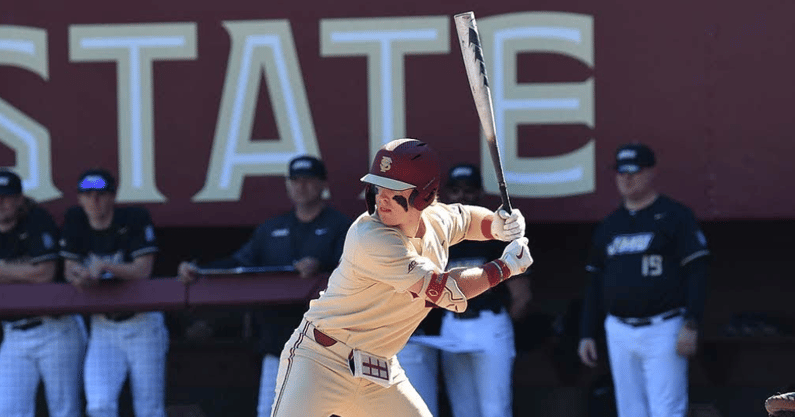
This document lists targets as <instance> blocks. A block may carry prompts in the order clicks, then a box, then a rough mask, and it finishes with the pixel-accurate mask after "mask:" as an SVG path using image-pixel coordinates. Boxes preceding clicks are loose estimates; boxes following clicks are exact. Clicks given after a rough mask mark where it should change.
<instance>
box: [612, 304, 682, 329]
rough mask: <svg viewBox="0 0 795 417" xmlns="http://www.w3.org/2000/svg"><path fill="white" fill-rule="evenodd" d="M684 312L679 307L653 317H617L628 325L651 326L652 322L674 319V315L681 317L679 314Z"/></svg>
mask: <svg viewBox="0 0 795 417" xmlns="http://www.w3.org/2000/svg"><path fill="white" fill-rule="evenodd" d="M684 313H685V312H684V310H683V309H681V308H677V309H675V310H670V311H666V312H664V313H660V314H657V315H655V316H651V317H641V318H635V317H618V316H616V318H617V319H618V321H620V322H622V323H624V324H628V325H630V326H632V327H643V326H650V325H652V324H657V323H661V322H663V321H665V320H669V319H672V318H674V317H679V316H681V315H682V314H684Z"/></svg>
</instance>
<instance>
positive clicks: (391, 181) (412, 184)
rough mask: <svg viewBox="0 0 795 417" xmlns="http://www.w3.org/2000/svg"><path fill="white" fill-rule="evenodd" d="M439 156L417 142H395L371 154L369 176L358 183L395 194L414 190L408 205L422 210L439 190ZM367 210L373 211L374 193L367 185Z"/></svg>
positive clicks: (428, 147)
mask: <svg viewBox="0 0 795 417" xmlns="http://www.w3.org/2000/svg"><path fill="white" fill-rule="evenodd" d="M439 177H440V164H439V155H438V154H437V153H436V151H434V150H433V149H432V148H431V147H430V146H428V144H426V143H425V142H420V141H419V140H417V139H396V140H393V141H391V142H389V143H387V144H386V145H384V146H382V147H381V149H379V150H378V153H376V154H375V159H373V166H372V167H370V173H368V174H367V175H365V176H364V177H362V182H365V183H367V184H371V185H376V186H378V187H383V188H388V189H390V190H395V191H403V190H409V189H412V188H413V189H414V191H413V192H412V193H411V196H410V197H409V204H411V205H412V206H414V208H416V209H417V210H423V209H425V207H428V206H429V205H430V204H431V203H433V201H434V200H435V199H436V194H437V192H438V191H439ZM365 200H366V202H367V211H368V212H370V213H371V214H372V213H373V211H374V210H375V194H374V193H373V190H372V187H371V186H370V185H368V187H367V190H366V191H365Z"/></svg>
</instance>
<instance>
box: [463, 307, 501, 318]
mask: <svg viewBox="0 0 795 417" xmlns="http://www.w3.org/2000/svg"><path fill="white" fill-rule="evenodd" d="M486 310H488V311H491V312H492V313H494V314H499V313H500V311H502V306H500V305H496V306H483V307H481V308H467V309H466V310H464V312H463V313H453V317H455V318H457V319H462V320H466V319H476V318H478V317H480V312H481V311H486Z"/></svg>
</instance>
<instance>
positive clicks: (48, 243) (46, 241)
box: [41, 233, 55, 249]
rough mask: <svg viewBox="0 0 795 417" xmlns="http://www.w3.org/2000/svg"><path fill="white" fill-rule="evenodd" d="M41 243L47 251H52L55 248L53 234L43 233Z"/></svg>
mask: <svg viewBox="0 0 795 417" xmlns="http://www.w3.org/2000/svg"><path fill="white" fill-rule="evenodd" d="M41 243H42V244H43V245H44V247H45V248H46V249H51V248H52V247H53V246H55V239H53V237H52V235H51V234H49V233H43V234H42V235H41Z"/></svg>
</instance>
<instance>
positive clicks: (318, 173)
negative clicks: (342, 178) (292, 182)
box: [287, 155, 326, 180]
mask: <svg viewBox="0 0 795 417" xmlns="http://www.w3.org/2000/svg"><path fill="white" fill-rule="evenodd" d="M287 177H288V178H290V179H295V178H299V177H312V178H320V179H321V180H325V179H326V166H325V165H323V162H321V161H320V160H319V159H317V158H315V157H314V156H309V155H304V156H299V157H296V158H293V160H291V161H290V168H289V172H288V174H287Z"/></svg>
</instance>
